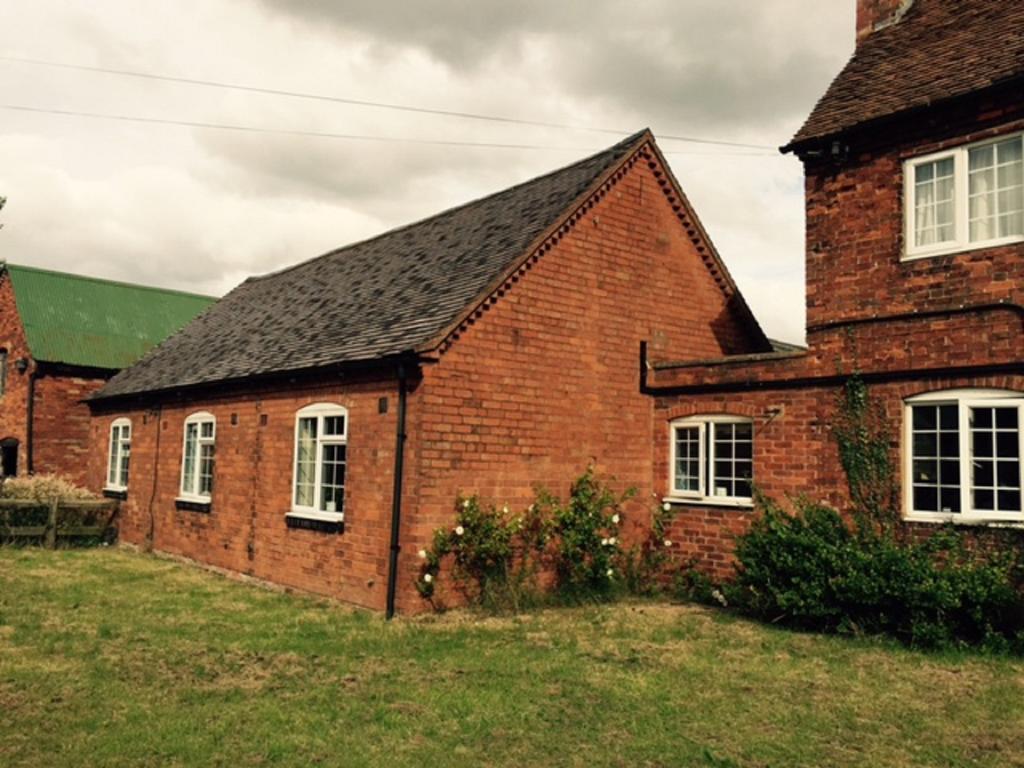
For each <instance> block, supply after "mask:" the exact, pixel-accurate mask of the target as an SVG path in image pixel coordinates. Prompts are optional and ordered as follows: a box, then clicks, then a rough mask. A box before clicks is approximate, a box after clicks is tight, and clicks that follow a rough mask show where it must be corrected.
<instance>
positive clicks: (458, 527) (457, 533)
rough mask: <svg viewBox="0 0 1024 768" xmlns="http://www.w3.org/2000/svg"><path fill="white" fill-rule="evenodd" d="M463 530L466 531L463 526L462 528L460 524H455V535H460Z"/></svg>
mask: <svg viewBox="0 0 1024 768" xmlns="http://www.w3.org/2000/svg"><path fill="white" fill-rule="evenodd" d="M465 532H466V529H465V528H463V527H462V526H461V525H457V526H455V535H456V536H461V535H462V534H464V533H465Z"/></svg>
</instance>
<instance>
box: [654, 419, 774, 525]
mask: <svg viewBox="0 0 1024 768" xmlns="http://www.w3.org/2000/svg"><path fill="white" fill-rule="evenodd" d="M714 424H749V425H750V428H751V457H750V461H751V468H753V466H754V448H753V444H754V442H756V441H755V440H754V437H755V435H754V420H753V419H752V418H749V417H746V416H728V415H714V416H687V417H685V418H681V419H674V420H672V421H671V422H670V423H669V433H668V434H669V441H668V442H669V448H668V450H669V457H668V461H669V464H668V489H669V493H668V496H666V497H665V499H664V500H665V501H668V502H670V503H688V504H701V505H708V506H723V507H742V508H748V509H749V508H752V507H753V506H754V499H753V498H747V497H744V496H715V495H713V494H708V493H707V490H708V489H709V488H711V487H712V485H713V483H714V467H715V441H714V437H713V435H711V436H709V433H711V429H710V427H711V426H713V425H714ZM680 427H697V429H698V436H699V441H700V442H699V455H698V465H699V471H698V476H699V482H698V485H699V487H700V489H699V490H698V491H681V490H676V429H678V428H680ZM709 468H710V472H709V471H708V469H709ZM751 481H753V478H751Z"/></svg>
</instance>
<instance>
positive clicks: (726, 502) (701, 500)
mask: <svg viewBox="0 0 1024 768" xmlns="http://www.w3.org/2000/svg"><path fill="white" fill-rule="evenodd" d="M662 501H663V502H666V503H668V504H672V505H673V506H683V507H727V508H729V509H740V510H744V511H750V510H752V509H753V508H754V501H753V499H719V498H716V497H714V496H710V497H703V496H665V497H664V498H663V499H662Z"/></svg>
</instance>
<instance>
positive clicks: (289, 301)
mask: <svg viewBox="0 0 1024 768" xmlns="http://www.w3.org/2000/svg"><path fill="white" fill-rule="evenodd" d="M651 138H652V137H651V134H650V132H649V131H646V130H645V131H641V132H639V133H637V134H634V135H633V136H630V137H629V138H627V139H625V140H624V141H621V142H619V143H618V144H616V145H614V146H613V147H610V148H609V149H606V150H604V151H603V152H600V153H598V154H596V155H593V156H592V157H588V158H586V159H585V160H581V161H579V162H577V163H574V164H573V165H570V166H567V167H565V168H562V169H561V170H558V171H554V172H553V173H549V174H547V175H545V176H541V177H539V178H536V179H533V180H532V181H528V182H525V183H523V184H520V185H518V186H515V187H512V188H511V189H507V190H505V191H503V192H499V193H497V194H494V195H491V196H489V197H485V198H482V199H480V200H476V201H474V202H471V203H467V204H465V205H462V206H459V207H457V208H452V209H451V210H448V211H445V212H443V213H440V214H437V215H436V216H432V217H430V218H428V219H424V220H423V221H420V222H417V223H415V224H410V225H408V226H404V227H400V228H398V229H394V230H392V231H390V232H386V233H384V234H382V235H379V236H378V237H375V238H372V239H370V240H366V241H364V242H360V243H356V244H354V245H349V246H347V247H344V248H340V249H338V250H336V251H331V252H330V253H327V254H325V255H323V256H320V257H318V258H315V259H313V260H311V261H306V262H304V263H301V264H298V265H296V266H294V267H291V268H288V269H285V270H282V271H280V272H275V273H273V274H269V275H265V276H263V277H257V278H250V279H248V280H246V281H245V282H244V283H242V284H241V285H240V286H238V287H237V288H235V289H234V290H233V291H231V292H230V293H229V294H228V295H227V296H225V297H224V298H223V299H221V300H220V301H218V302H217V303H216V304H214V305H213V306H212V307H211V308H210V309H209V310H207V311H206V312H204V313H203V314H202V315H200V316H199V317H198V318H196V319H195V320H194V321H193V322H191V323H190V324H189V325H187V326H186V327H185V328H184V329H183V330H181V331H180V332H179V333H177V334H175V335H173V336H171V337H170V338H168V339H167V340H166V341H165V342H163V343H162V344H160V345H159V346H158V347H156V348H155V349H153V350H152V351H151V352H150V353H149V354H148V355H146V356H145V357H143V358H142V359H141V360H140V361H139V362H138V363H136V364H135V365H133V366H132V367H130V368H127V369H126V370H124V371H122V372H121V373H119V374H118V375H117V376H115V377H114V378H113V379H111V380H110V381H109V382H108V383H107V385H106V386H105V387H104V388H103V389H102V390H100V391H99V392H98V393H97V394H96V395H94V396H93V399H96V400H102V399H106V398H111V397H120V396H124V395H133V394H141V393H144V392H156V391H166V390H172V389H178V388H181V387H189V386H196V385H202V384H211V383H215V382H221V381H229V380H237V379H243V378H247V377H250V376H256V375H266V374H275V373H285V372H289V371H301V370H309V369H314V368H321V367H326V366H331V365H337V364H341V363H351V362H357V361H372V360H377V359H380V358H389V357H392V356H395V355H399V354H403V353H407V352H411V351H414V350H418V349H420V348H422V347H423V345H425V344H427V343H428V342H430V341H431V340H433V339H435V338H436V337H437V336H438V334H440V333H442V332H443V331H444V330H445V329H446V328H448V327H449V326H450V325H451V324H452V323H453V322H455V321H457V320H458V319H459V318H460V317H461V315H462V313H464V311H466V310H467V308H468V307H470V306H471V305H472V304H473V302H474V300H476V299H478V298H480V296H481V294H482V293H486V291H487V289H488V288H489V287H490V286H491V284H492V283H494V281H496V280H500V279H501V277H502V276H503V274H504V273H505V271H506V270H507V269H509V268H511V267H514V266H515V264H516V263H517V261H518V260H520V259H522V258H524V257H525V256H527V255H528V250H529V248H530V246H531V244H533V243H534V241H536V240H537V239H538V238H540V237H541V236H542V235H544V234H545V233H546V232H547V231H548V230H549V229H550V228H552V227H554V226H556V225H557V224H559V223H560V222H561V221H562V219H563V218H564V217H565V215H566V214H567V212H568V211H570V210H572V208H573V206H574V205H575V204H577V202H578V201H579V200H580V198H581V197H583V196H585V195H586V194H587V193H588V192H589V191H590V190H591V188H592V187H593V186H594V185H595V183H597V182H598V181H600V180H601V179H602V178H603V177H604V175H605V174H606V173H607V172H609V171H611V170H612V169H613V168H614V167H617V166H618V165H619V164H620V163H621V162H622V161H624V160H625V159H627V158H628V156H630V155H632V154H633V152H635V151H636V150H637V149H639V148H640V147H641V146H642V145H643V144H644V143H645V142H647V141H649V140H651Z"/></svg>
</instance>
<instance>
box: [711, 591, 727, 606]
mask: <svg viewBox="0 0 1024 768" xmlns="http://www.w3.org/2000/svg"><path fill="white" fill-rule="evenodd" d="M711 596H712V597H713V598H715V600H717V601H718V602H719V603H720V604H721V605H722V607H723V608H724V607H727V606H728V605H729V601H728V600H726V599H725V595H723V594H722V593H721V592H719V591H718V590H717V589H713V590H711Z"/></svg>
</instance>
